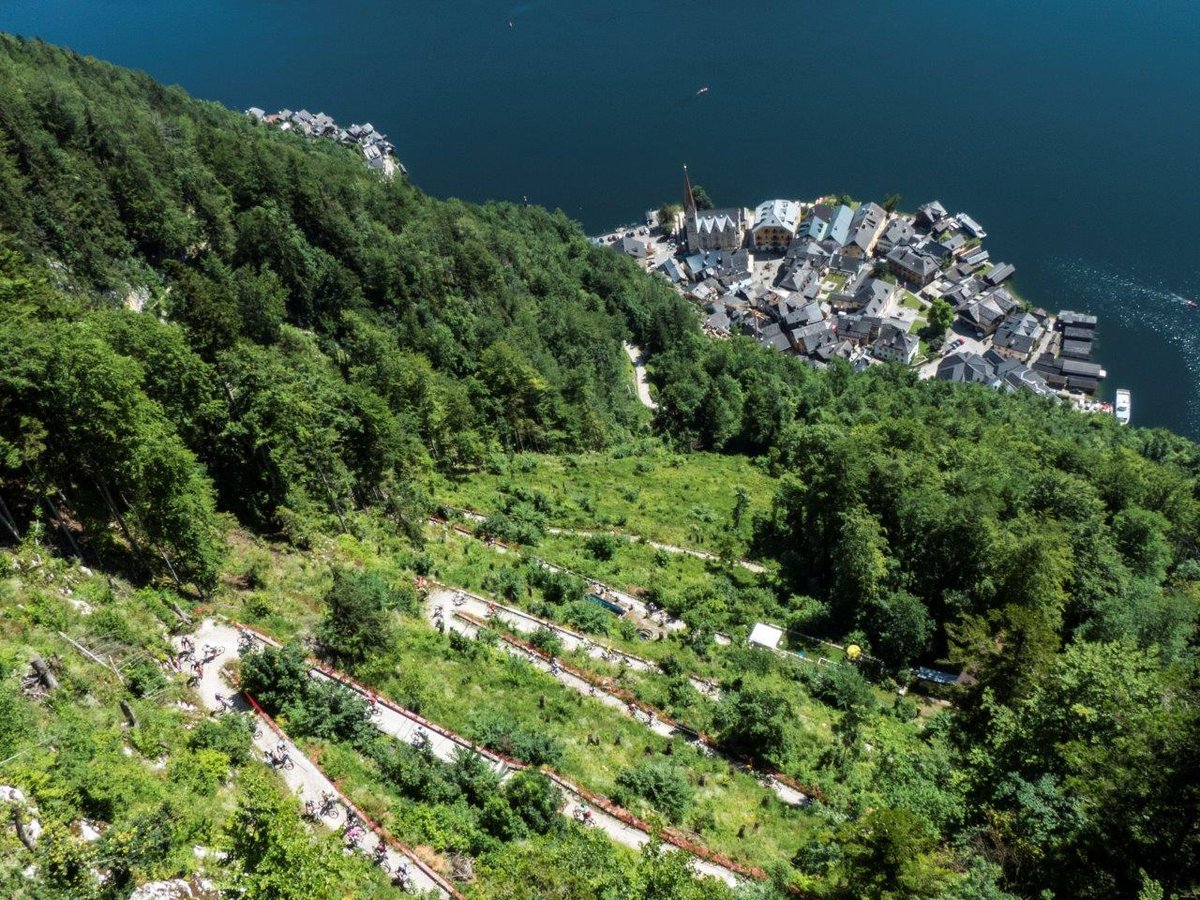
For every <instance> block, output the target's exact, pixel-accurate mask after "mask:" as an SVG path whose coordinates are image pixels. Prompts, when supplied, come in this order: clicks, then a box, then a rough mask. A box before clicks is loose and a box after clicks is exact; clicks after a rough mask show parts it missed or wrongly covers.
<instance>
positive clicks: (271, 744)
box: [194, 593, 741, 898]
mask: <svg viewBox="0 0 1200 900" xmlns="http://www.w3.org/2000/svg"><path fill="white" fill-rule="evenodd" d="M449 596H450V594H449V593H448V595H447V598H446V600H447V603H449V602H450V601H449ZM435 605H436V604H435ZM430 608H431V609H432V606H431V607H430ZM484 610H485V612H486V603H485V605H484ZM457 621H458V622H460V623H461V624H463V625H464V626H465V625H467V624H469V623H465V622H462V620H457ZM262 640H264V642H266V643H274V642H272V641H270V640H269V639H267V638H265V637H262ZM194 641H195V645H196V647H197V650H201V649H202V648H203V647H204V646H205V645H208V646H210V647H212V648H215V649H218V650H220V655H219V656H217V657H216V658H214V659H213V660H212V662H211V663H209V664H208V665H206V666H205V667H204V675H203V677H202V678H201V679H200V682H199V684H198V685H197V693H198V694H199V695H200V698H201V701H202V702H203V703H204V705H205V706H206V707H208V708H209V709H211V710H213V711H216V710H218V709H220V707H221V703H220V701H218V699H217V697H218V695H220V696H221V697H222V698H223V699H226V700H227V701H230V702H232V703H233V704H234V706H235V708H237V709H241V710H247V711H248V710H249V709H250V705H249V704H248V703H247V702H246V700H245V698H244V696H243V695H242V694H240V693H238V694H235V693H234V690H233V689H232V688H231V687H229V686H227V684H226V683H225V681H224V680H223V678H222V675H221V668H222V666H223V664H224V663H225V662H226V661H228V660H230V659H236V658H237V657H238V631H237V630H236V629H234V628H232V627H230V626H227V625H222V624H218V623H216V622H214V621H213V620H211V619H206V620H205V621H204V622H203V623H202V624H201V625H200V628H199V629H198V630H197V632H196V634H195V636H194ZM310 675H312V676H313V677H316V678H322V679H327V680H332V681H337V682H338V683H340V684H343V685H345V686H346V687H348V688H350V689H351V690H355V691H358V692H359V693H361V694H363V695H365V696H368V697H369V696H371V691H370V690H369V689H367V688H365V687H363V686H361V685H359V684H357V683H356V682H354V681H353V680H352V679H350V678H349V677H348V676H344V675H341V674H340V673H337V672H333V671H331V670H326V669H322V668H318V667H314V668H312V669H310ZM576 680H578V681H579V682H580V686H582V687H583V689H584V690H586V689H587V683H586V682H583V681H582V679H576ZM598 693H599V692H598ZM610 699H611V700H616V701H617V703H618V704H619V705H621V706H622V707H623V706H624V703H623V702H622V701H620V700H618V699H617V698H610ZM260 715H261V717H262V720H263V726H262V728H261V729H260V731H259V734H258V735H257V736H256V737H255V739H254V744H255V747H256V748H257V749H258V750H259V751H260V752H261V753H262V754H264V755H265V754H267V753H268V752H270V751H273V750H275V749H276V747H277V744H278V742H279V741H281V740H282V741H283V742H284V746H285V748H286V749H287V752H288V755H289V756H290V757H291V759H292V760H293V763H294V767H293V768H291V769H286V768H278V769H277V771H279V773H280V775H281V776H282V777H283V778H284V780H285V782H286V783H287V785H288V787H289V788H290V789H291V790H292V791H293V792H294V793H296V794H297V795H298V796H299V798H300V800H301V802H302V803H303V802H304V801H307V800H312V801H314V803H315V804H316V805H318V806H319V805H320V801H321V796H322V794H323V793H324V792H330V793H333V794H336V795H337V796H338V797H342V795H341V793H340V792H339V791H338V790H337V788H336V786H335V785H334V784H333V783H332V782H331V781H330V780H329V779H328V778H327V777H326V776H325V774H324V773H323V772H321V770H320V769H318V768H317V767H316V765H314V764H313V763H312V762H311V761H310V760H309V759H308V758H307V757H306V756H305V755H304V754H303V752H301V750H300V749H299V748H298V747H297V746H296V745H295V743H294V742H292V741H291V740H290V739H289V738H287V736H286V735H284V734H283V733H282V732H276V731H275V730H274V728H275V726H274V724H273V723H272V722H270V721H269V719H268V718H267V717H266V716H265V715H263V714H260ZM372 723H373V724H374V725H375V726H376V727H377V728H379V729H380V730H381V731H383V732H384V733H386V734H390V735H392V736H393V737H395V738H397V739H398V740H406V741H413V740H414V738H415V736H416V734H417V733H418V732H420V733H422V734H424V735H425V740H427V741H428V742H429V746H430V749H431V750H432V752H433V753H434V755H436V756H437V757H438V758H439V759H442V760H445V761H450V760H451V759H453V757H454V755H455V753H456V752H460V751H459V748H461V749H462V750H465V751H467V752H470V753H475V754H478V755H481V756H483V757H484V758H485V759H486V760H487V761H488V763H489V764H490V765H492V766H493V767H495V768H496V770H497V771H499V772H501V773H502V774H503V777H505V778H508V777H510V776H511V775H512V773H513V772H515V771H517V769H519V768H520V767H521V764H520V763H516V762H515V761H514V762H513V763H508V762H505V761H504V760H503V759H501V758H500V757H498V756H496V755H495V754H492V753H490V752H488V751H486V750H484V749H483V748H480V747H476V746H474V745H472V744H471V743H470V742H469V741H467V740H466V739H465V738H462V737H460V736H458V735H455V734H453V733H452V732H449V731H447V730H446V729H443V728H440V727H438V726H435V725H434V724H433V723H431V722H427V721H425V720H423V719H421V718H420V717H418V716H416V715H415V714H413V713H410V712H408V711H407V710H403V709H401V708H399V707H396V706H395V705H393V704H390V703H388V702H386V701H384V700H383V699H382V698H381V700H380V703H379V706H378V712H377V713H376V714H375V716H374V717H373V718H372ZM662 724H663V723H659V725H660V726H662ZM660 733H663V732H660ZM665 733H670V729H669V728H668V731H667V732H665ZM550 777H551V778H552V779H553V780H554V781H555V782H556V783H557V784H558V785H559V787H560V788H562V790H563V793H564V796H565V802H564V805H563V808H562V813H563V815H567V816H574V815H575V813H576V810H578V809H579V808H580V807H581V805H582V804H584V803H586V802H587V797H586V795H585V792H584V791H583V790H582V789H580V788H578V787H577V786H575V785H573V784H571V783H570V782H568V781H566V780H565V779H563V778H562V777H561V776H557V775H553V774H551V775H550ZM348 804H349V801H348V800H346V799H345V798H344V797H342V805H343V807H346V806H348ZM589 806H590V807H591V809H592V819H591V822H592V825H593V826H594V827H598V828H600V829H601V830H602V831H603V832H604V833H605V834H606V835H608V836H609V837H610V838H611V839H612V840H614V841H616V842H617V843H620V844H622V845H624V846H626V847H630V848H631V849H634V850H637V849H640V848H641V847H642V846H643V845H645V844H646V843H647V842H648V841H649V840H650V835H649V833H648V832H647V831H646V830H643V829H641V828H638V827H636V826H635V825H633V824H631V823H629V822H626V821H624V820H623V819H622V818H621V817H619V816H617V815H613V814H611V813H609V812H607V811H605V810H604V809H602V808H600V807H599V806H598V805H596V804H595V803H591V804H589ZM343 815H344V814H339V819H338V820H334V819H322V820H321V821H322V823H323V824H325V825H326V826H327V827H330V828H333V827H337V826H338V824H339V821H341V822H344V818H343ZM379 840H380V838H379V837H378V836H377V835H376V834H375V833H374V832H372V831H367V833H366V835H365V836H364V838H363V839H362V840H361V841H360V844H359V846H360V847H361V848H362V849H363V850H364V852H366V853H368V854H371V853H372V852H373V851H374V849H375V846H376V844H377V843H378V842H379ZM663 846H664V847H666V848H667V849H670V850H672V851H678V850H679V849H680V848H678V847H675V846H674V845H673V844H670V843H667V842H665V843H664V845H663ZM406 857H407V858H406ZM401 860H405V862H408V863H409V864H408V866H407V869H408V872H409V878H410V884H411V885H412V886H413V887H414V888H416V889H419V890H422V891H434V892H435V893H437V894H438V895H439V896H440V897H444V898H449V897H453V896H456V892H454V889H453V888H452V887H450V886H449V884H448V883H446V882H444V881H443V880H442V879H440V878H438V877H436V876H435V875H433V873H432V872H431V871H430V870H428V869H427V868H426V867H425V864H424V863H423V862H422V861H420V860H419V859H418V858H417V857H416V855H415V854H411V853H407V854H406V853H401V852H400V851H399V850H398V849H397V848H396V847H394V846H389V848H388V863H389V865H390V866H391V869H392V871H397V869H396V867H397V866H398V865H400V863H401ZM409 861H411V862H409ZM691 865H692V867H693V869H694V870H695V872H696V873H697V874H699V875H705V876H710V877H714V878H720V879H721V880H722V881H724V882H725V883H726V884H729V885H731V886H733V885H737V884H739V883H740V881H741V879H740V878H739V877H738V875H737V874H736V873H735V872H734V871H733V870H732V869H730V868H727V867H726V866H723V865H720V864H719V863H716V862H711V861H709V860H706V859H701V858H699V857H696V856H694V855H693V856H692V858H691Z"/></svg>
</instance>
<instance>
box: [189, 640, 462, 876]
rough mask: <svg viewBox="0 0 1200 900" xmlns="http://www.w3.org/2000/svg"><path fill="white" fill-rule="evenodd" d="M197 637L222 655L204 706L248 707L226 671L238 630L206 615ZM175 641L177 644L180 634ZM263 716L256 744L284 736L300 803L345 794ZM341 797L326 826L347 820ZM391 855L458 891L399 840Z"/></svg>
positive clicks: (366, 846)
mask: <svg viewBox="0 0 1200 900" xmlns="http://www.w3.org/2000/svg"><path fill="white" fill-rule="evenodd" d="M193 640H194V641H195V645H196V651H197V653H200V652H202V650H203V648H204V646H205V645H207V646H209V647H211V648H214V649H217V650H219V651H220V655H218V656H216V657H215V658H214V659H213V660H212V661H211V662H209V663H208V664H207V665H205V666H204V675H203V677H202V678H201V679H200V682H199V684H198V685H197V686H196V692H197V693H198V694H199V695H200V700H201V702H202V703H203V704H204V705H205V707H207V708H208V709H210V710H213V711H217V710H219V709H221V703H220V701H218V699H217V697H218V696H220V697H222V698H223V699H226V700H227V701H231V702H232V703H233V705H234V708H235V709H238V710H241V711H243V712H246V711H250V710H251V707H250V704H249V703H247V701H246V699H245V697H244V696H243V695H242V694H241V693H237V692H235V690H234V689H233V688H232V687H230V686H229V685H228V683H227V682H226V680H225V679H224V676H223V673H222V669H223V667H224V664H225V663H226V662H228V661H229V660H232V659H237V658H238V632H237V631H236V630H235V629H234V628H231V627H229V626H228V625H221V624H218V623H216V622H214V621H213V620H212V619H206V620H205V621H204V622H203V623H201V625H200V628H199V629H198V630H197V631H196V634H195V636H194V638H193ZM176 645H177V646H178V645H179V640H178V639H177V640H176ZM260 718H261V719H262V725H261V727H260V728H259V729H258V734H257V735H256V736H255V738H254V746H255V748H256V749H257V750H259V752H260V753H261V754H262V755H263V756H264V757H265V756H266V755H267V754H268V753H270V752H272V751H274V750H275V749H276V747H277V746H278V744H279V742H280V741H283V744H284V747H285V748H286V750H287V753H288V756H289V757H291V759H292V762H293V764H294V767H293V768H291V769H287V768H282V767H276V771H277V772H279V774H280V776H281V777H282V778H283V780H284V782H285V783H286V784H287V786H288V788H289V790H291V791H292V793H294V794H295V795H296V796H297V797H299V798H300V802H301V804H303V803H305V802H306V801H308V800H311V801H313V803H314V804H316V805H317V806H320V805H321V797H322V794H324V793H326V792H328V793H331V794H334V795H336V796H338V797H341V796H342V795H341V792H340V791H339V790H338V789H337V787H336V786H335V785H334V784H333V782H332V781H330V780H329V779H328V778H327V777H326V776H325V774H324V773H323V772H322V771H321V770H320V769H318V768H317V767H316V765H314V764H313V762H312V761H311V760H310V759H309V758H308V757H307V756H305V755H304V753H303V751H301V750H300V748H299V747H297V746H296V745H295V743H294V742H292V741H291V740H290V739H289V738H287V736H286V735H283V734H282V732H277V731H275V730H274V725H273V723H271V722H269V720H268V719H267V718H266V717H265V716H260ZM342 801H343V802H342V803H341V804H339V812H338V815H337V818H336V819H334V818H331V817H322V818H321V819H320V822H321V824H323V825H325V826H326V827H327V828H337V827H340V826H342V825H344V824H345V821H346V818H345V813H346V809H347V804H346V801H345V798H342ZM380 840H381V838H380V837H379V836H378V835H377V834H375V832H373V831H371V830H369V829H368V830H367V831H366V833H365V835H364V836H363V838H362V840H361V841H359V847H360V848H361V849H362V850H363V852H365V853H366V854H367V855H368V856H371V855H373V853H374V850H375V847H376V845H377V844H378V843H379V842H380ZM387 861H388V866H389V867H390V870H391V871H392V872H398V871H401V870H402V869H404V868H407V870H408V878H409V884H410V885H411V886H412V887H413V888H414V889H416V890H419V891H433V892H435V893H436V894H437V895H438V896H439V897H444V898H450V897H454V896H455V895H456V894H455V892H454V891H453V890H452V889H449V890H448V889H447V886H446V885H444V884H442V883H439V880H438V879H437V878H435V877H434V876H433V875H432V874H431V873H430V872H428V871H426V869H425V868H424V863H423V862H421V861H420V860H418V859H417V857H416V856H415V855H413V854H407V853H404V852H402V851H400V850H399V849H398V848H396V847H395V846H388V850H387Z"/></svg>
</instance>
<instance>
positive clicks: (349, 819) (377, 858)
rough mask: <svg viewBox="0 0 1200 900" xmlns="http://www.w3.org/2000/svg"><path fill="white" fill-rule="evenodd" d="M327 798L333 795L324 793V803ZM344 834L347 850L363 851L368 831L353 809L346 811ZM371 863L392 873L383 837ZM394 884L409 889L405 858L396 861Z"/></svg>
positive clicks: (373, 850) (376, 844) (372, 853)
mask: <svg viewBox="0 0 1200 900" xmlns="http://www.w3.org/2000/svg"><path fill="white" fill-rule="evenodd" d="M327 796H328V797H330V798H332V796H333V795H331V794H328V792H322V794H321V799H322V802H324V801H325V799H326V797H327ZM309 802H310V803H311V802H312V801H309ZM343 834H344V835H345V838H346V849H347V850H359V849H361V842H362V839H363V838H364V837H366V835H367V829H366V828H365V827H364V826H363V824H362V820H361V819H360V818H359V817H358V815H357V814H356V813H355V812H354V810H352V809H347V810H346V825H345V827H344V828H343ZM371 862H373V863H374V864H375V865H377V866H379V868H381V869H383V871H385V872H388V873H391V872H392V864H391V862H390V861H389V859H388V845H387V841H385V840H384V839H383V838H382V837H377V838H376V841H375V846H374V848H373V849H372V850H371ZM392 883H393V884H395V885H396V886H398V887H407V886H408V883H409V869H408V860H407V859H405V858H404V857H403V856H400V857H399V859H398V860H397V861H396V872H395V874H394V875H393V876H392Z"/></svg>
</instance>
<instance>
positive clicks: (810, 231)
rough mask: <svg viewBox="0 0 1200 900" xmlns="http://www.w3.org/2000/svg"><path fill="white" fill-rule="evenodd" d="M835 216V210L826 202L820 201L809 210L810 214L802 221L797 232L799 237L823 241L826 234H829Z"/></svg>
mask: <svg viewBox="0 0 1200 900" xmlns="http://www.w3.org/2000/svg"><path fill="white" fill-rule="evenodd" d="M832 218H833V210H832V209H831V208H830V207H829V206H828V204H825V203H818V204H817V205H815V206H814V207H813V208H812V209H810V210H809V211H808V214H807V215H806V216H805V217H804V219H803V220H802V221H801V222H800V228H799V230H798V231H797V232H796V236H797V237H804V238H809V239H811V240H814V241H823V240H824V239H825V237H826V235H828V234H829V223H830V220H831V219H832Z"/></svg>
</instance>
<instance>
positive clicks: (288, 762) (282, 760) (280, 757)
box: [267, 738, 296, 769]
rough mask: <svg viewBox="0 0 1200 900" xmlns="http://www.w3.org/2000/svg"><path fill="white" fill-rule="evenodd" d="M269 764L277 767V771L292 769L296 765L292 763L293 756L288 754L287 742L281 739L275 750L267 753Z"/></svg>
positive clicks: (277, 742)
mask: <svg viewBox="0 0 1200 900" xmlns="http://www.w3.org/2000/svg"><path fill="white" fill-rule="evenodd" d="M267 762H269V763H270V764H271V765H273V766H275V768H277V769H291V768H294V767H295V765H296V763H295V762H293V761H292V754H291V753H289V752H288V745H287V741H285V740H284V739H283V738H280V739H279V740H278V741H276V743H275V748H274V749H273V750H269V751H268V752H267Z"/></svg>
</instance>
